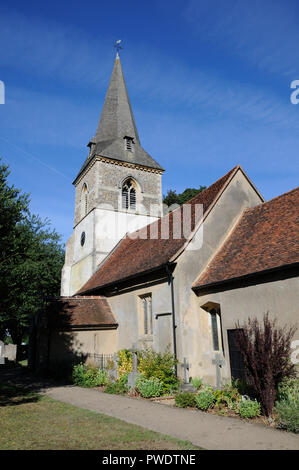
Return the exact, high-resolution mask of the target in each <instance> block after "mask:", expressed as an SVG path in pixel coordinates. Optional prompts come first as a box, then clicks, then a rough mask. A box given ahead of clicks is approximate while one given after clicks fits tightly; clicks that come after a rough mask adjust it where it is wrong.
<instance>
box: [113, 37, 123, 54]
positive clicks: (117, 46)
mask: <svg viewBox="0 0 299 470" xmlns="http://www.w3.org/2000/svg"><path fill="white" fill-rule="evenodd" d="M120 43H121V39H119V40H118V41H116V43H115V44H114V47H115V49H116V51H117V53H116V57H119V54H118V53H119V51H120V49H122V47H121V45H120Z"/></svg>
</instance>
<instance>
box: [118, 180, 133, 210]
mask: <svg viewBox="0 0 299 470" xmlns="http://www.w3.org/2000/svg"><path fill="white" fill-rule="evenodd" d="M121 196H122V208H123V209H132V210H135V209H136V188H135V184H134V181H133V180H132V179H128V180H126V181H125V182H124V184H123V186H122V192H121Z"/></svg>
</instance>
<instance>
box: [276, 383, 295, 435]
mask: <svg viewBox="0 0 299 470" xmlns="http://www.w3.org/2000/svg"><path fill="white" fill-rule="evenodd" d="M277 398H278V401H277V402H276V404H275V410H276V412H277V413H278V427H279V428H281V429H286V430H287V431H289V432H294V433H299V378H294V379H287V380H284V381H282V382H281V383H280V384H279V387H278V394H277Z"/></svg>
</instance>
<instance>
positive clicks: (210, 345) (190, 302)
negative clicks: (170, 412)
mask: <svg viewBox="0 0 299 470" xmlns="http://www.w3.org/2000/svg"><path fill="white" fill-rule="evenodd" d="M88 148H89V153H88V156H87V158H86V160H85V162H84V164H83V165H82V167H81V169H80V171H79V173H78V174H77V176H76V178H75V180H74V182H73V184H74V186H75V191H76V195H75V218H74V230H73V233H72V235H71V237H70V239H69V240H68V242H67V245H66V255H65V264H64V267H63V271H62V280H61V297H60V298H59V299H57V300H56V301H55V302H52V304H51V309H50V313H49V314H48V315H47V317H46V318H45V317H43V318H42V319H41V318H40V319H39V320H38V322H39V323H38V329H37V334H36V354H35V365H36V367H37V368H38V367H41V366H42V365H43V364H47V365H49V364H56V365H58V364H60V363H63V362H67V361H72V360H73V359H74V358H78V357H88V356H92V355H110V354H113V353H115V352H117V351H118V350H120V349H123V348H127V349H132V348H137V349H141V348H148V347H151V348H153V349H155V350H156V351H161V352H163V351H165V350H166V349H167V348H170V349H171V350H172V351H173V352H174V354H175V356H176V357H177V360H178V371H177V372H178V375H179V376H180V377H183V374H184V367H183V364H184V363H185V369H186V364H188V372H189V376H190V377H195V376H199V377H201V378H203V379H204V381H205V382H207V383H210V384H211V385H217V384H219V381H221V382H222V383H223V382H226V381H228V380H229V379H230V378H231V376H234V377H242V373H243V372H242V363H241V362H242V361H240V354H239V352H238V351H237V349H236V346H235V343H234V334H235V331H236V323H237V322H238V321H239V322H240V323H242V322H244V321H246V320H247V319H248V317H257V318H260V319H261V320H262V318H263V315H264V314H265V313H267V312H268V313H269V316H270V317H271V318H277V320H278V323H279V324H280V325H282V326H283V325H291V324H294V323H296V322H297V321H298V312H299V310H298V305H299V276H298V274H299V212H298V207H299V188H297V189H293V190H291V191H289V192H287V193H285V194H283V195H281V196H279V197H276V198H274V199H272V200H270V201H267V202H265V201H264V199H263V197H262V195H261V194H260V193H259V191H258V190H257V188H256V187H255V186H254V184H253V182H252V181H251V180H250V178H249V177H248V176H247V174H246V173H245V171H244V169H243V168H242V167H241V166H240V165H237V166H235V167H234V168H232V169H227V170H228V171H227V173H226V174H225V175H219V179H218V180H217V181H215V182H214V183H213V184H212V185H211V186H209V187H208V188H206V189H205V190H203V191H201V192H200V193H198V194H197V195H196V196H195V197H194V198H192V199H191V200H190V201H188V202H187V203H186V204H184V205H183V206H182V207H178V208H176V209H175V210H173V211H169V212H167V210H165V208H164V209H163V204H162V174H163V172H164V169H163V168H162V167H161V166H160V165H159V163H157V162H156V161H155V160H154V159H153V158H152V157H151V156H150V155H149V154H148V153H147V152H146V151H145V150H144V149H143V148H142V146H141V142H140V140H139V136H138V132H137V128H136V124H135V121H134V116H133V112H132V108H131V105H130V100H129V97H128V92H127V88H126V85H125V81H124V76H123V71H122V67H121V62H120V58H119V56H118V54H117V57H116V60H115V63H114V67H113V71H112V75H111V79H110V83H109V86H108V90H107V93H106V98H105V101H104V105H103V109H102V113H101V117H100V121H99V124H98V128H97V130H96V133H95V136H94V137H93V138H92V139H91V140H90V142H89V143H88ZM199 183H200V181H199ZM201 183H202V182H201ZM45 338H47V340H45ZM296 339H299V332H298V331H297V337H295V338H294V340H296ZM41 344H43V347H41ZM185 372H186V370H185Z"/></svg>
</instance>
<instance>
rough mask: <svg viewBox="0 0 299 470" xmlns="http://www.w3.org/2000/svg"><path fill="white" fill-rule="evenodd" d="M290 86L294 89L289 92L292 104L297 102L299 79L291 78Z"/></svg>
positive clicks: (298, 99)
mask: <svg viewBox="0 0 299 470" xmlns="http://www.w3.org/2000/svg"><path fill="white" fill-rule="evenodd" d="M290 87H291V88H292V89H294V91H293V92H292V93H291V96H290V101H291V103H292V104H298V103H299V80H293V81H292V82H291V85H290Z"/></svg>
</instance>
